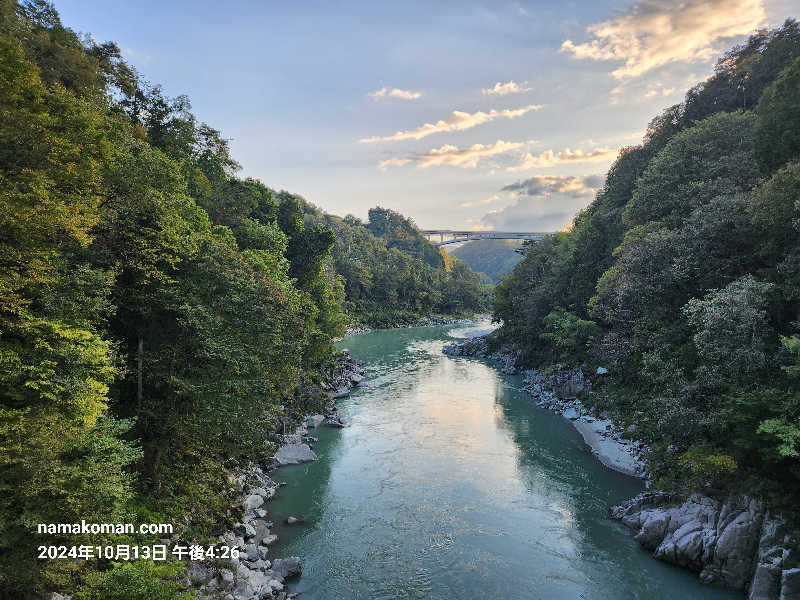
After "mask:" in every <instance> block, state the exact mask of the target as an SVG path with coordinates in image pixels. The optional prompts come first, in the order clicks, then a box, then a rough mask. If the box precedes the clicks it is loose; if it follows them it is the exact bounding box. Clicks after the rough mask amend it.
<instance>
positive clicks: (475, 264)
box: [450, 240, 522, 283]
mask: <svg viewBox="0 0 800 600" xmlns="http://www.w3.org/2000/svg"><path fill="white" fill-rule="evenodd" d="M519 248H520V242H518V241H516V240H475V241H472V242H467V243H466V244H463V245H461V246H458V247H457V248H455V249H454V250H452V251H450V255H451V256H455V257H456V258H458V259H460V260H463V261H464V262H465V263H467V264H468V265H469V266H470V268H471V269H472V270H473V271H476V272H478V273H484V274H485V275H487V276H488V277H489V278H490V279H491V281H492V283H499V282H500V281H502V279H503V278H504V277H506V276H507V275H508V274H509V273H510V272H511V269H513V268H514V265H516V264H517V263H518V262H519V261H520V260H521V258H522V256H521V254H520V253H519V252H517V250H518V249H519Z"/></svg>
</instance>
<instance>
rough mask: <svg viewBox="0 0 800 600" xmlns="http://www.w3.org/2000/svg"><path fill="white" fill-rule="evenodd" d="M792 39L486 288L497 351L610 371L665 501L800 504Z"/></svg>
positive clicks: (797, 136)
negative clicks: (671, 497) (673, 495)
mask: <svg viewBox="0 0 800 600" xmlns="http://www.w3.org/2000/svg"><path fill="white" fill-rule="evenodd" d="M798 57H800V31H798V23H797V22H796V21H793V20H790V21H787V22H786V23H785V24H784V26H783V27H781V28H780V29H778V30H775V31H771V32H760V33H758V34H756V35H753V36H752V37H751V38H750V39H749V41H748V42H747V43H745V44H744V45H742V46H740V47H736V48H734V49H732V50H731V51H730V52H728V53H727V54H725V56H723V57H722V58H721V59H720V60H719V62H718V63H717V66H716V69H715V72H714V75H713V76H712V77H710V78H709V79H707V80H706V81H704V82H702V83H700V84H698V85H696V86H695V87H693V88H692V89H691V90H689V91H688V92H687V94H686V99H685V101H684V102H682V103H681V104H678V105H675V106H672V107H670V108H668V109H666V110H665V111H664V112H663V113H662V114H661V115H659V116H657V117H656V118H655V119H653V121H652V122H651V123H650V126H649V128H648V131H647V135H646V136H645V139H644V142H643V144H641V145H640V146H635V147H630V148H625V149H623V150H622V151H621V153H620V155H619V157H618V158H617V160H616V162H615V163H614V165H613V166H612V167H611V169H610V171H609V173H608V176H607V178H606V181H605V185H604V187H603V188H602V190H601V191H600V192H599V193H598V195H597V197H596V199H595V200H594V202H592V204H591V205H590V206H589V207H588V208H586V209H585V210H584V211H583V212H582V213H581V214H580V215H579V216H578V217H577V218H576V219H575V222H574V224H573V227H572V228H571V229H570V230H569V231H568V232H565V233H559V234H557V235H555V236H551V237H549V238H547V239H546V240H545V241H543V242H538V243H533V244H529V245H528V246H527V248H526V251H525V258H524V260H523V261H522V262H520V263H519V264H518V265H517V266H516V267H515V269H514V271H513V274H512V275H511V276H510V277H509V278H508V279H506V280H505V281H503V282H502V283H501V284H500V285H499V286H498V288H497V292H496V297H495V300H494V314H495V317H496V318H497V319H502V321H503V325H502V327H501V329H500V330H499V333H498V339H497V342H498V343H507V342H512V343H514V344H515V345H517V346H518V347H519V348H521V349H522V350H523V351H524V360H525V362H526V363H527V364H528V365H530V366H542V365H547V364H552V363H562V364H567V365H574V366H577V365H579V364H584V365H588V366H589V367H590V368H591V369H592V372H594V371H593V370H594V368H595V367H597V366H602V367H605V368H607V369H608V370H609V375H608V376H607V377H606V378H604V381H605V382H604V383H603V385H602V386H601V392H600V394H599V397H598V402H599V404H600V409H601V410H606V411H608V412H610V413H612V414H614V415H616V418H617V419H619V420H620V421H621V422H622V423H623V425H625V426H634V427H632V428H630V431H634V430H635V434H634V436H635V437H637V438H640V439H642V440H644V441H646V442H647V443H648V444H650V446H651V447H652V455H651V469H652V471H653V473H654V475H655V476H656V479H657V484H658V485H659V486H660V487H662V488H666V489H670V490H681V489H682V490H693V489H700V490H704V491H705V492H706V493H718V492H719V491H721V490H734V491H743V492H748V493H751V494H757V495H761V496H762V497H765V498H767V499H768V500H770V501H771V502H773V503H775V504H778V505H780V506H783V507H792V508H793V511H790V514H795V515H796V514H797V512H796V509H797V505H798V502H800V313H799V312H798V311H799V310H800V58H798Z"/></svg>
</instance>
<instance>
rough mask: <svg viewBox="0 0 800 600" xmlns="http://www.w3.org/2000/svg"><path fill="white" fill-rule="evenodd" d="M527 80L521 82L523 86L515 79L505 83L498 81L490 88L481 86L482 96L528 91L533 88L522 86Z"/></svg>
mask: <svg viewBox="0 0 800 600" xmlns="http://www.w3.org/2000/svg"><path fill="white" fill-rule="evenodd" d="M527 83H528V82H527V81H525V82H523V83H522V86H523V87H520V84H518V83H517V82H516V81H509V82H507V83H500V82H499V81H498V82H497V83H495V84H494V87H491V88H483V90H482V91H483V95H484V96H506V95H508V94H519V93H522V92H530V91H531V90H533V88H531V87H524V86H525V85H526V84H527Z"/></svg>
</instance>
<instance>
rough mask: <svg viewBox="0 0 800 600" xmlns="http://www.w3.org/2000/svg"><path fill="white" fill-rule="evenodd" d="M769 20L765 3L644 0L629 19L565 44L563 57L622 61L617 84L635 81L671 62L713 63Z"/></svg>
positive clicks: (607, 23) (752, 0)
mask: <svg viewBox="0 0 800 600" xmlns="http://www.w3.org/2000/svg"><path fill="white" fill-rule="evenodd" d="M766 18H767V14H766V11H765V10H764V5H763V0H686V1H684V2H671V1H668V0H642V1H640V2H638V3H636V4H635V5H634V6H633V7H632V8H631V9H630V10H629V11H628V12H626V13H625V14H622V15H619V16H616V17H612V18H611V19H608V20H607V21H603V22H601V23H596V24H594V25H590V26H589V27H588V28H587V29H586V31H587V32H588V33H589V34H590V36H591V37H592V38H593V39H591V40H590V41H588V42H585V43H582V44H576V43H574V42H573V41H572V40H566V41H565V42H564V43H563V44H562V45H561V51H562V52H567V53H569V54H572V55H573V56H574V57H575V58H577V59H587V60H601V61H606V60H613V61H621V62H623V65H622V66H621V67H619V68H617V69H616V70H614V71H612V75H613V76H614V77H615V78H616V79H625V78H629V77H637V76H639V75H642V74H643V73H646V72H648V71H650V70H652V69H655V68H658V67H661V66H663V65H666V64H669V63H673V62H695V61H700V60H709V59H711V58H712V57H713V56H715V55H716V54H718V53H719V51H720V49H721V47H717V46H715V42H717V41H720V42H723V43H722V46H724V45H725V44H727V45H729V42H730V39H731V38H734V37H737V36H741V35H746V34H748V33H750V32H752V31H753V30H754V29H756V28H758V27H759V26H760V25H762V24H763V23H764V22H765V21H766Z"/></svg>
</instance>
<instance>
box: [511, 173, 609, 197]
mask: <svg viewBox="0 0 800 600" xmlns="http://www.w3.org/2000/svg"><path fill="white" fill-rule="evenodd" d="M602 184H603V178H602V176H600V175H587V176H584V177H575V176H568V175H537V176H535V177H530V178H528V179H525V180H523V181H517V182H516V183H510V184H508V185H506V186H504V187H503V188H502V189H501V191H503V192H514V193H515V194H517V195H525V196H540V195H542V194H548V193H553V192H562V193H574V194H578V195H581V194H593V193H594V192H596V191H597V189H598V188H599V187H600V186H601V185H602ZM495 197H497V196H496V195H495Z"/></svg>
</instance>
